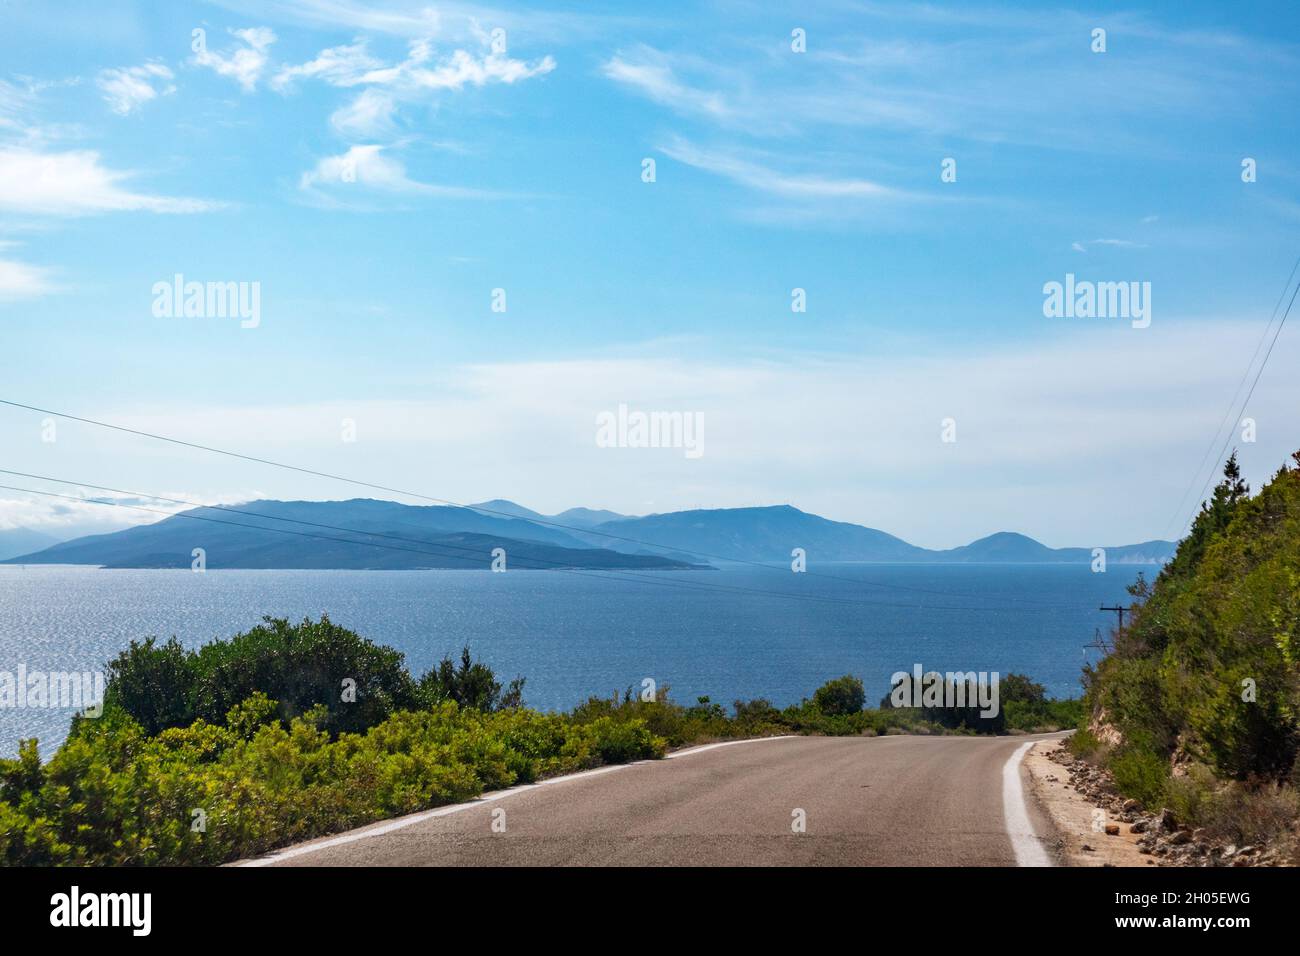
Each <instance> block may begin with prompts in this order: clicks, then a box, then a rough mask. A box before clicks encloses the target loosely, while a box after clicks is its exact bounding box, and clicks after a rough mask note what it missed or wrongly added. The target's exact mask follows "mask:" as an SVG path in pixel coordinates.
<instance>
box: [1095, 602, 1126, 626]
mask: <svg viewBox="0 0 1300 956" xmlns="http://www.w3.org/2000/svg"><path fill="white" fill-rule="evenodd" d="M1097 610H1099V611H1114V612H1115V613H1116V614H1118V615H1119V629H1120V630H1121V631H1122V630H1124V614H1125V612H1127V611H1128V608H1126V607H1119V606H1118V605H1116V606H1115V607H1107V606H1106V605H1105V604H1103V605H1102V606H1101V607H1099V608H1098V609H1097Z"/></svg>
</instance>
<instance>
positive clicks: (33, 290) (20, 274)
mask: <svg viewBox="0 0 1300 956" xmlns="http://www.w3.org/2000/svg"><path fill="white" fill-rule="evenodd" d="M53 289H54V285H53V283H52V282H51V281H50V279H49V270H47V269H43V268H41V267H40V266H32V265H28V264H27V263H25V262H15V261H13V260H10V259H0V302H11V301H13V300H15V299H32V298H35V297H37V296H41V295H44V294H45V293H47V292H51V291H53Z"/></svg>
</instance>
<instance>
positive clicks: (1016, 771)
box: [1002, 741, 1052, 866]
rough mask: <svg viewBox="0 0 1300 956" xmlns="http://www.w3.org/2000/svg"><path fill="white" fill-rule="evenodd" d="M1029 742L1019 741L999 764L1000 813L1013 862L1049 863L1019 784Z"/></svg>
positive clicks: (1018, 864)
mask: <svg viewBox="0 0 1300 956" xmlns="http://www.w3.org/2000/svg"><path fill="white" fill-rule="evenodd" d="M1033 745H1034V741H1030V742H1029V743H1027V744H1021V745H1020V746H1019V747H1018V748H1016V752H1015V753H1013V754H1012V755H1011V756H1010V757H1009V758H1007V762H1006V763H1005V764H1003V766H1002V816H1003V819H1004V821H1005V822H1006V830H1007V836H1008V837H1009V838H1010V840H1011V850H1012V852H1013V853H1015V855H1016V866H1051V865H1052V861H1051V859H1050V858H1049V857H1048V855H1047V851H1046V850H1044V849H1043V844H1042V841H1041V840H1039V839H1038V835H1037V834H1036V833H1034V827H1033V825H1032V824H1031V823H1030V822H1029V810H1028V809H1027V808H1026V807H1025V791H1024V788H1023V787H1022V786H1021V785H1020V764H1021V762H1022V761H1024V759H1025V754H1027V753H1028V752H1029V748H1030V747H1032V746H1033Z"/></svg>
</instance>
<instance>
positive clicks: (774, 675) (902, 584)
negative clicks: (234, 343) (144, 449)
mask: <svg viewBox="0 0 1300 956" xmlns="http://www.w3.org/2000/svg"><path fill="white" fill-rule="evenodd" d="M1143 570H1145V571H1146V573H1147V574H1148V576H1151V574H1152V573H1153V571H1154V569H1153V568H1150V567H1145V568H1143V567H1138V566H1123V565H1119V566H1117V565H1114V564H1112V565H1111V566H1110V567H1109V569H1108V570H1107V571H1106V572H1105V573H1100V574H1094V573H1092V572H1091V570H1090V569H1089V567H1088V566H1087V565H1077V566H1076V565H915V564H909V565H879V564H870V565H869V564H822V565H812V564H810V565H809V569H808V573H806V574H793V573H791V572H790V569H789V567H788V566H782V567H778V568H763V567H753V566H744V567H735V568H726V569H723V570H718V571H682V572H639V573H637V574H635V575H630V574H623V573H618V572H607V571H602V572H569V573H565V572H558V571H522V570H512V571H508V572H506V573H504V574H493V573H491V572H487V571H234V570H228V571H219V570H210V571H207V572H206V573H203V574H196V573H193V572H191V571H188V570H183V571H158V570H126V571H111V570H102V569H96V568H84V567H27V568H23V567H17V566H0V671H7V672H9V673H16V672H17V670H18V666H19V665H20V664H23V665H25V666H26V668H27V670H28V671H37V670H44V671H87V670H97V669H102V668H103V666H104V664H105V662H107V661H108V660H109V659H110V658H112V657H113V656H114V655H116V654H117V652H118V651H120V650H121V649H122V648H124V647H125V646H126V645H127V643H128V642H129V641H130V640H131V639H133V638H144V637H147V636H150V635H157V636H159V637H162V638H167V637H171V636H173V635H175V636H176V637H177V638H179V639H180V640H181V641H182V642H184V643H185V644H186V645H188V646H198V645H200V644H203V643H205V642H208V641H211V640H213V639H216V638H223V637H229V636H230V635H232V634H235V633H238V632H239V631H241V630H246V629H247V628H249V627H251V626H253V625H254V624H256V623H257V622H258V621H259V620H260V619H261V618H262V616H263V615H272V616H276V617H288V618H291V619H295V620H296V619H301V618H303V617H307V616H311V617H315V616H318V615H321V614H328V615H329V616H330V618H331V619H332V620H333V621H335V622H337V623H339V624H342V625H345V626H347V627H350V628H352V629H354V630H356V631H358V632H360V633H361V634H363V635H364V636H366V637H369V638H371V639H372V640H375V641H378V642H380V643H383V644H389V645H391V646H393V647H396V648H398V649H400V650H401V651H402V652H404V653H405V654H406V658H407V663H408V665H409V666H410V667H411V669H412V670H413V671H415V672H417V673H419V672H422V671H424V670H426V669H427V668H429V667H430V666H432V665H433V664H435V663H436V662H437V661H438V660H439V659H441V658H442V657H443V656H444V655H446V654H452V655H456V654H458V653H459V651H460V648H461V647H462V646H464V645H469V647H470V648H471V649H472V650H473V652H474V654H475V655H476V656H478V657H481V658H482V659H483V660H484V661H485V662H486V663H488V664H489V665H491V666H492V667H493V668H494V669H495V670H496V671H497V674H498V677H503V678H509V677H514V676H516V675H522V676H524V677H526V678H527V685H526V687H525V700H526V701H527V703H528V704H530V705H531V706H534V707H539V708H543V709H566V708H569V707H572V706H573V705H574V704H576V703H579V702H580V701H582V700H584V699H585V698H586V697H588V696H590V695H592V694H599V695H609V694H611V693H613V692H614V691H622V690H623V689H625V688H627V687H628V686H629V685H635V686H636V687H638V688H639V687H640V685H641V681H642V680H643V679H644V678H647V677H649V678H652V679H653V680H655V681H656V683H657V684H658V685H660V686H662V685H664V684H667V685H670V687H671V688H672V691H671V693H672V696H673V698H674V699H676V700H679V701H685V702H693V701H694V700H695V698H696V697H699V696H703V695H707V696H709V697H710V698H712V700H714V701H718V702H722V703H725V704H727V705H730V704H731V702H732V701H734V700H736V699H749V698H753V697H766V698H767V699H769V700H770V701H772V702H773V703H774V704H776V705H777V706H784V705H786V704H790V703H796V702H798V701H799V700H800V699H801V698H803V697H806V696H809V695H811V693H812V691H813V690H814V689H815V688H816V687H817V686H818V685H820V684H821V683H823V682H824V681H826V680H828V679H829V678H832V677H838V676H840V675H841V674H846V673H847V674H855V675H857V676H859V677H861V678H862V679H863V680H864V682H865V683H866V687H867V695H868V700H869V702H871V703H873V704H874V702H876V701H877V700H879V698H880V697H881V696H883V695H884V694H885V693H886V691H887V690H888V687H889V677H890V675H891V674H893V673H894V672H896V671H900V670H911V669H912V666H913V665H914V664H920V665H922V667H924V668H925V669H926V670H941V671H949V670H953V671H958V670H960V671H971V670H974V671H989V672H992V671H997V672H998V673H1000V674H1006V673H1008V672H1011V671H1018V672H1021V673H1026V674H1029V675H1030V676H1031V677H1033V678H1034V679H1035V680H1037V681H1039V682H1040V683H1042V684H1044V685H1045V686H1046V687H1047V690H1048V692H1049V693H1050V694H1051V695H1053V696H1058V697H1060V696H1077V694H1078V693H1079V691H1080V687H1079V674H1080V668H1081V666H1082V665H1083V663H1084V662H1085V660H1093V659H1095V652H1094V651H1091V650H1085V645H1086V644H1088V643H1089V642H1090V641H1092V640H1093V637H1094V632H1095V630H1096V629H1097V628H1099V627H1100V628H1101V629H1102V633H1103V634H1106V633H1108V629H1109V627H1110V626H1111V625H1112V624H1113V622H1114V615H1111V614H1104V613H1101V612H1099V611H1098V607H1099V605H1101V604H1115V603H1127V595H1126V592H1125V587H1126V585H1128V584H1130V583H1131V582H1132V581H1133V580H1134V579H1135V578H1136V576H1137V574H1138V572H1139V571H1143ZM70 717H71V714H70V712H69V711H67V710H57V709H54V710H51V709H32V708H23V709H19V708H4V707H0V754H4V755H6V756H11V755H12V754H13V753H15V752H16V749H17V742H18V740H19V739H20V738H24V737H33V736H35V737H39V738H40V740H41V750H42V754H43V755H45V756H48V755H49V754H50V753H52V752H53V749H54V747H55V746H57V744H58V743H59V742H60V741H61V740H62V739H63V737H64V736H65V735H66V733H67V729H68V723H69V720H70Z"/></svg>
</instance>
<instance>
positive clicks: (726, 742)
mask: <svg viewBox="0 0 1300 956" xmlns="http://www.w3.org/2000/svg"><path fill="white" fill-rule="evenodd" d="M797 736H798V734H782V735H780V736H779V737H750V738H749V739H747V740H724V741H722V742H721V743H716V744H701V745H700V746H698V747H691V748H690V749H689V750H678V751H676V752H675V753H670V754H664V759H665V760H672V759H673V758H674V757H688V756H690V755H691V754H702V753H704V751H706V750H717V749H718V748H719V747H734V746H736V744H757V743H762V742H763V741H764V740H790V739H791V738H792V737H797ZM642 762H643V763H644V762H647V761H642Z"/></svg>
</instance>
